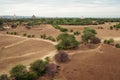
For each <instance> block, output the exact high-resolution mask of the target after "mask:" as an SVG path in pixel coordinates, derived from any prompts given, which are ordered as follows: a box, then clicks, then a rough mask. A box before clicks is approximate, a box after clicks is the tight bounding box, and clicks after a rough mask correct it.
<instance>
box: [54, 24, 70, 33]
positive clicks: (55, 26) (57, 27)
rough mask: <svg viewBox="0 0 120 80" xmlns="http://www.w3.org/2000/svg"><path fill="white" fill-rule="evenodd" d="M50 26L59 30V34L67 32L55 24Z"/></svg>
mask: <svg viewBox="0 0 120 80" xmlns="http://www.w3.org/2000/svg"><path fill="white" fill-rule="evenodd" d="M52 26H53V27H54V28H55V29H58V30H60V31H61V32H67V31H68V29H66V28H62V27H60V26H59V25H57V24H52Z"/></svg>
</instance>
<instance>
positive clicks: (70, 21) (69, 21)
mask: <svg viewBox="0 0 120 80" xmlns="http://www.w3.org/2000/svg"><path fill="white" fill-rule="evenodd" d="M0 22H2V23H5V22H12V23H15V22H19V23H22V22H26V23H28V24H29V25H30V26H32V25H40V24H58V25H98V24H104V23H105V22H120V18H84V19H81V18H34V19H33V18H22V19H7V18H5V19H4V18H1V19H0Z"/></svg>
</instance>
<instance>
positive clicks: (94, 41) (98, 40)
mask: <svg viewBox="0 0 120 80" xmlns="http://www.w3.org/2000/svg"><path fill="white" fill-rule="evenodd" d="M100 42H101V40H100V39H99V38H97V37H93V38H91V39H90V43H93V44H98V43H100Z"/></svg>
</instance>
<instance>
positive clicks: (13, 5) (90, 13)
mask: <svg viewBox="0 0 120 80" xmlns="http://www.w3.org/2000/svg"><path fill="white" fill-rule="evenodd" d="M13 14H16V15H19V16H31V15H33V14H34V15H36V16H42V17H81V16H84V17H120V0H0V15H13Z"/></svg>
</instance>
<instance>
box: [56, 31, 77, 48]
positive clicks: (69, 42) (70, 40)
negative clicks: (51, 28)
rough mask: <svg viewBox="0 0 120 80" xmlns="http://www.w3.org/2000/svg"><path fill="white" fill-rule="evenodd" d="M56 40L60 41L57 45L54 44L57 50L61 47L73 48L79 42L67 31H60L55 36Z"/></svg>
mask: <svg viewBox="0 0 120 80" xmlns="http://www.w3.org/2000/svg"><path fill="white" fill-rule="evenodd" d="M57 40H58V41H60V42H59V43H58V45H56V48H57V49H58V50H61V49H73V48H76V47H77V46H78V45H79V42H78V41H76V39H75V37H74V36H73V35H70V34H68V33H62V34H60V35H59V36H58V37H57Z"/></svg>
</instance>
